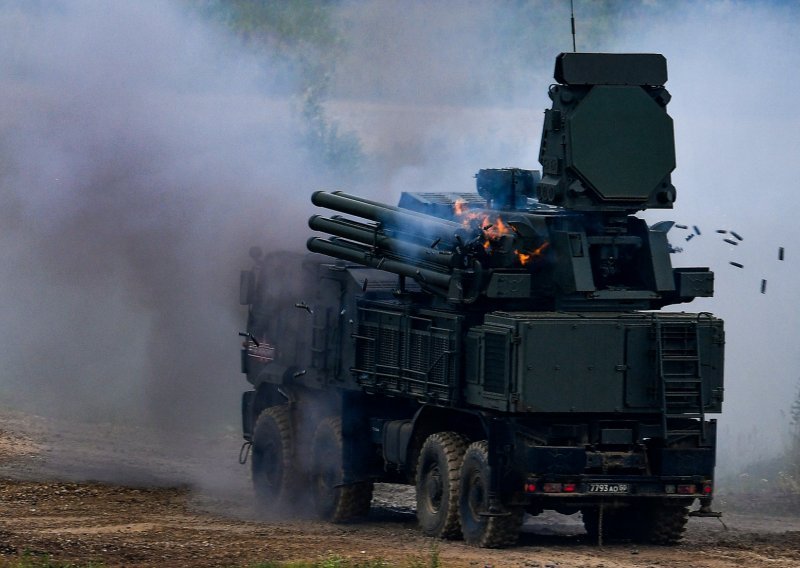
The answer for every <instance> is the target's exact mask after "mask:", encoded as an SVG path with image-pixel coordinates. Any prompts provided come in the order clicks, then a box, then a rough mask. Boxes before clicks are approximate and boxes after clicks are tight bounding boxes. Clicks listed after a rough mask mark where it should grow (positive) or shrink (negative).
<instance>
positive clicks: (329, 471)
mask: <svg viewBox="0 0 800 568" xmlns="http://www.w3.org/2000/svg"><path fill="white" fill-rule="evenodd" d="M342 449H343V439H342V421H341V419H340V418H338V417H337V418H326V419H324V420H323V421H322V422H320V424H319V426H318V427H317V430H316V431H315V432H314V438H313V440H312V444H311V493H312V497H313V500H314V508H315V510H316V512H317V515H318V516H319V517H320V518H321V519H323V520H326V521H330V522H332V523H343V522H346V521H349V520H352V519H355V518H358V517H365V516H367V514H368V513H369V508H370V504H371V502H372V489H373V483H372V482H371V481H364V482H359V483H353V484H350V485H342V480H343V479H344V467H343V464H342Z"/></svg>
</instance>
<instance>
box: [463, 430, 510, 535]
mask: <svg viewBox="0 0 800 568" xmlns="http://www.w3.org/2000/svg"><path fill="white" fill-rule="evenodd" d="M490 475H491V469H490V468H489V443H488V442H486V440H483V441H480V442H474V443H473V444H471V445H470V446H469V447H468V448H467V451H466V453H465V454H464V461H463V463H462V465H461V475H460V478H461V479H460V482H459V493H460V496H461V498H460V502H459V518H460V520H461V532H462V533H463V535H464V542H466V543H467V544H469V545H471V546H480V547H482V548H500V547H504V546H510V545H512V544H514V543H516V542H517V539H518V538H519V531H520V528H521V527H522V521H523V518H524V512H523V510H522V508H520V507H514V508H513V509H507V510H506V511H502V513H505V514H501V515H498V516H486V515H483V514H481V513H484V512H486V511H487V509H488V508H489V478H490Z"/></svg>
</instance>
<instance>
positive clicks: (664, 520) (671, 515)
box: [639, 502, 689, 545]
mask: <svg viewBox="0 0 800 568" xmlns="http://www.w3.org/2000/svg"><path fill="white" fill-rule="evenodd" d="M688 520H689V509H688V508H687V507H686V506H684V505H681V504H674V503H663V502H662V503H658V504H652V505H649V506H647V507H645V508H643V509H642V512H641V524H640V531H641V532H640V535H639V537H640V540H641V541H643V542H649V543H651V544H663V545H671V544H677V543H678V542H680V540H681V539H682V538H683V532H684V531H685V530H686V522H687V521H688Z"/></svg>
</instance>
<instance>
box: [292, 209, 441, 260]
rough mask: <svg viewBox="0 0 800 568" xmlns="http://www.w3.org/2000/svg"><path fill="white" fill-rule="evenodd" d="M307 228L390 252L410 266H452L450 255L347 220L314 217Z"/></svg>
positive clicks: (376, 228)
mask: <svg viewBox="0 0 800 568" xmlns="http://www.w3.org/2000/svg"><path fill="white" fill-rule="evenodd" d="M308 226H309V227H310V228H311V229H313V230H315V231H321V232H323V233H328V234H331V235H336V236H337V237H342V238H345V239H349V240H351V241H356V242H358V243H363V244H365V245H370V246H373V247H375V248H376V249H378V250H379V251H380V250H384V251H390V252H392V253H395V254H396V255H398V256H401V257H404V259H407V260H408V261H409V262H410V263H411V264H416V261H421V262H429V263H434V264H437V265H440V266H443V267H448V268H449V267H451V266H452V264H453V255H452V253H449V252H445V251H439V250H434V249H431V248H429V247H423V246H420V245H417V244H413V243H410V242H408V241H405V240H403V239H396V238H392V237H389V236H387V235H385V234H384V233H383V232H381V231H380V229H379V228H378V227H374V226H370V225H365V224H364V223H358V222H356V221H351V220H349V219H328V218H327V217H321V216H320V215H314V216H312V217H311V218H310V219H309V220H308Z"/></svg>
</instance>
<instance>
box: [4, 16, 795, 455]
mask: <svg viewBox="0 0 800 568" xmlns="http://www.w3.org/2000/svg"><path fill="white" fill-rule="evenodd" d="M568 4H569V3H568V2H544V1H542V2H529V3H525V2H520V3H514V2H509V3H501V4H498V3H496V2H470V3H464V2H454V1H451V2H409V3H397V2H388V1H385V2H382V1H368V0H364V1H343V2H339V3H336V4H334V8H333V16H334V18H333V21H334V23H335V25H336V26H337V28H338V29H339V31H340V33H341V34H342V38H343V43H342V45H343V49H342V53H341V55H340V56H339V59H338V60H337V62H336V67H335V69H333V70H332V76H331V90H330V93H329V98H328V100H327V101H326V103H325V107H324V109H325V112H326V116H327V118H328V119H329V120H331V121H335V122H336V124H337V126H338V127H339V128H340V129H341V130H342V131H344V132H352V133H354V134H356V135H357V136H358V138H359V140H360V142H361V147H362V150H363V154H364V158H363V160H362V163H361V164H360V169H359V170H358V172H357V175H352V174H353V172H350V173H349V174H348V175H344V174H341V173H337V172H336V171H335V170H331V169H330V168H327V167H325V166H324V165H323V163H322V160H321V158H320V156H318V155H315V154H314V151H313V150H312V149H310V148H309V147H308V146H307V145H306V143H305V140H304V138H303V136H302V132H303V131H304V123H303V116H302V112H301V107H300V105H299V104H298V100H299V99H300V96H301V95H302V92H301V90H302V88H303V87H302V85H303V83H302V79H301V78H300V77H298V76H295V75H294V74H293V72H294V71H293V69H292V68H290V67H287V64H286V60H285V59H284V58H282V57H281V56H280V54H279V53H273V52H271V51H270V49H269V47H267V48H266V49H265V48H263V47H262V48H260V49H252V46H247V45H243V44H242V43H241V42H240V41H239V40H238V39H237V38H235V37H233V36H232V35H230V34H228V33H226V31H225V30H224V29H223V28H221V27H220V26H218V25H215V24H213V23H211V22H209V21H207V20H205V19H204V18H203V17H202V16H201V15H199V14H198V13H197V11H195V10H192V9H189V8H188V7H187V6H188V5H187V4H186V3H181V2H178V1H177V0H174V1H172V2H155V1H142V2H135V3H134V2H123V1H122V0H116V1H114V0H112V1H108V2H101V1H99V0H74V1H70V2H66V1H63V2H59V1H53V2H22V1H8V0H7V1H4V2H0V37H2V38H3V39H2V41H0V74H2V76H3V77H4V87H3V89H2V90H0V109H2V111H1V112H0V241H2V243H1V244H2V246H0V281H2V286H1V287H0V317H2V321H3V322H4V325H3V326H2V328H0V340H1V341H2V343H0V357H2V360H3V361H4V364H3V370H2V372H0V389H1V390H0V401H2V402H1V403H2V404H3V405H7V406H10V407H17V408H22V409H25V410H30V411H35V412H39V413H42V414H45V415H48V414H52V415H57V416H59V417H65V416H66V417H73V418H76V419H80V420H85V421H103V420H121V419H126V420H136V421H146V422H152V423H153V424H155V425H157V426H159V427H163V429H164V430H165V431H171V429H173V428H177V427H191V428H197V429H203V428H216V427H228V428H234V427H238V426H237V425H238V419H239V416H238V412H239V409H238V398H239V396H240V394H241V392H242V391H243V390H244V389H245V387H246V383H245V380H244V377H243V376H241V375H240V374H238V349H239V344H240V339H239V338H238V337H237V335H236V334H237V332H238V331H241V330H242V327H243V325H244V314H243V310H242V308H241V307H240V306H238V304H237V296H238V277H239V276H238V271H239V270H240V269H243V268H248V266H249V260H248V258H247V251H248V249H249V247H250V246H251V245H254V244H255V245H260V246H262V247H263V248H265V249H267V250H278V249H288V250H302V247H303V245H304V243H305V240H306V238H307V237H308V235H309V231H308V229H307V228H306V218H307V217H308V215H309V214H311V213H312V212H313V211H312V209H313V208H312V207H311V205H310V203H309V197H310V194H311V193H312V192H313V191H315V190H318V189H328V190H335V189H346V190H347V191H349V192H352V193H358V194H360V195H364V196H366V197H371V198H376V199H381V200H383V201H387V202H389V203H394V202H396V200H397V199H398V198H399V195H400V192H401V191H426V190H427V191H432V190H446V191H471V190H472V189H473V187H474V186H473V184H474V180H473V179H472V176H473V175H474V173H475V172H476V171H477V170H478V169H480V168H486V167H508V166H515V167H522V168H527V169H539V167H540V166H539V164H538V163H537V156H538V144H539V137H540V131H541V117H542V112H543V110H544V109H545V108H546V107H547V103H548V99H547V96H546V92H547V87H548V85H549V84H550V83H551V82H552V81H553V80H552V68H553V61H554V57H555V55H556V54H558V53H559V52H561V51H568V50H570V49H571V41H572V40H571V37H570V33H569V13H568ZM603 5H604V4H602V3H601V4H598V3H591V2H588V1H582V0H578V1H576V2H575V10H576V20H577V31H578V35H577V45H578V49H579V50H587V51H632V52H657V53H663V54H664V55H665V56H666V57H667V61H668V70H669V81H668V83H667V88H668V89H669V91H670V93H671V94H672V96H673V99H672V102H671V103H670V105H669V112H670V115H671V116H672V117H673V119H674V122H675V132H676V151H677V169H676V170H675V172H674V174H673V183H674V185H675V186H676V187H677V190H678V200H677V203H676V207H675V209H674V210H673V211H668V212H665V211H659V212H648V213H646V214H645V218H646V219H647V220H648V221H650V222H655V221H657V220H661V219H674V220H676V221H677V222H679V223H687V224H689V225H697V226H698V227H700V228H701V229H702V232H703V234H702V235H701V236H698V237H697V238H694V239H693V240H692V241H690V242H686V241H685V240H684V239H685V234H684V233H681V232H680V231H679V230H677V229H673V232H671V233H670V238H671V240H672V242H673V244H674V245H676V246H682V247H683V248H684V252H682V253H680V254H677V255H675V256H674V257H673V262H674V264H675V265H677V266H709V267H711V268H712V269H713V270H714V271H715V273H716V291H717V294H716V296H715V297H714V298H713V299H704V300H702V301H700V300H698V301H695V302H694V303H693V304H690V305H687V306H681V307H680V308H679V309H684V310H687V311H688V310H691V311H712V312H714V313H716V314H718V315H720V316H721V317H723V318H725V320H726V338H727V362H726V365H727V372H726V402H725V407H724V413H723V415H722V416H721V417H720V450H719V461H720V465H721V466H722V467H725V468H728V469H736V468H739V467H745V466H746V465H747V463H749V462H750V461H752V460H756V459H761V458H764V457H768V456H771V455H774V454H776V453H777V452H779V451H780V450H781V449H782V447H783V444H785V443H786V433H787V431H788V414H787V413H788V409H789V406H790V405H791V401H792V400H793V399H794V396H795V393H796V392H797V386H798V379H800V350H798V349H797V337H798V332H800V303H798V302H797V300H796V298H795V295H794V294H793V292H794V289H795V288H796V287H797V285H798V283H800V278H799V276H800V246H798V245H797V240H796V239H793V238H792V237H793V236H794V234H795V233H796V231H795V224H796V223H795V216H796V215H797V212H798V205H800V203H799V202H800V197H798V192H797V191H795V189H794V182H795V180H796V178H797V171H796V170H797V168H798V166H797V162H796V156H797V155H798V154H799V153H800V118H798V116H799V115H798V112H797V110H796V106H795V105H796V102H795V97H794V96H793V94H794V93H795V92H796V90H797V88H798V87H800V85H798V75H797V73H796V70H797V69H798V68H800V39H798V34H797V33H796V28H797V22H798V21H800V18H798V16H800V9H799V8H798V7H797V6H796V4H793V3H785V2H735V1H722V0H720V1H710V2H620V3H616V4H615V3H611V4H610V5H612V6H615V9H614V10H613V11H612V12H611V13H610V15H609V13H604V12H603V11H602V9H601V8H598V6H600V7H602V6H603ZM292 93H294V96H292ZM716 229H726V230H731V229H732V230H735V231H736V232H738V233H739V234H741V235H742V236H743V237H744V241H742V243H741V244H740V245H739V246H736V247H733V246H731V245H728V244H726V243H724V242H723V241H722V240H721V236H720V235H718V234H716V233H715V232H714V231H715V230H716ZM780 246H783V247H785V251H786V252H785V260H784V261H783V262H780V261H778V260H777V251H778V247H780ZM730 261H735V262H739V263H741V264H743V265H744V268H742V269H739V268H736V267H734V266H732V265H730V264H729V262H730ZM762 279H767V282H768V285H767V290H766V293H765V294H761V293H760V283H761V280H762Z"/></svg>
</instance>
